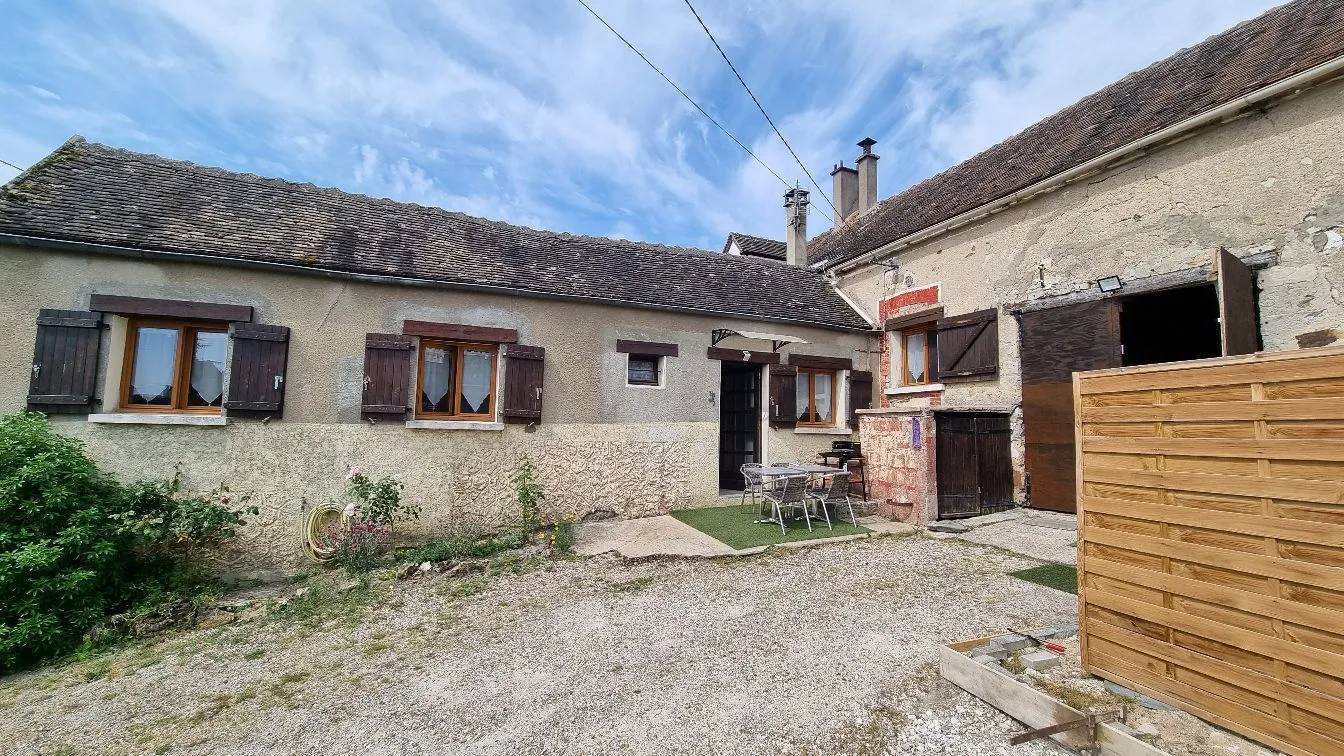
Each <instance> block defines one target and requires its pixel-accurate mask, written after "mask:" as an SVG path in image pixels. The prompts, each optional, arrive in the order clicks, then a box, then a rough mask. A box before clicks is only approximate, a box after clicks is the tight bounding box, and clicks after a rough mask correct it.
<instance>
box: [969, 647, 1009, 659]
mask: <svg viewBox="0 0 1344 756" xmlns="http://www.w3.org/2000/svg"><path fill="white" fill-rule="evenodd" d="M975 653H976V654H977V655H979V656H988V657H990V658H992V659H997V660H1000V661H1002V660H1004V659H1007V658H1008V649H1006V648H1004V647H1003V646H1000V645H999V644H997V643H991V644H989V645H987V646H981V647H980V648H977V649H976V650H975Z"/></svg>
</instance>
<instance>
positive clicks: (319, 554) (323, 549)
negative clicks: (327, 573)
mask: <svg viewBox="0 0 1344 756" xmlns="http://www.w3.org/2000/svg"><path fill="white" fill-rule="evenodd" d="M349 521H350V518H348V517H346V516H345V508H344V507H342V506H341V505H340V504H337V503H335V502H331V501H329V502H326V503H325V504H318V505H317V506H315V507H313V508H312V509H311V510H309V512H308V517H307V518H306V519H305V520H304V529H303V532H304V538H303V553H304V554H307V555H308V558H309V559H311V560H312V561H314V562H316V563H318V564H325V563H326V562H330V561H331V560H332V559H334V558H335V557H336V548H335V547H333V546H330V545H328V543H327V538H326V534H327V532H328V531H329V530H331V527H332V526H333V525H339V527H341V528H345V527H348V526H349V524H350V522H349Z"/></svg>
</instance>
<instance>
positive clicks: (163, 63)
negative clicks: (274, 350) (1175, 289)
mask: <svg viewBox="0 0 1344 756" xmlns="http://www.w3.org/2000/svg"><path fill="white" fill-rule="evenodd" d="M590 4H591V5H592V6H593V7H594V8H595V9H596V10H597V11H598V12H599V13H601V14H602V15H603V16H604V17H605V18H606V19H607V20H608V22H610V23H611V24H612V25H613V26H614V27H616V28H617V29H618V30H620V31H621V32H622V33H623V34H625V35H626V36H627V37H628V38H629V39H630V40H631V41H632V42H634V43H635V45H636V46H638V47H639V48H640V49H641V50H643V51H644V53H645V54H646V55H648V56H649V58H651V59H652V60H653V61H654V62H655V63H657V64H658V65H659V66H660V67H662V68H663V70H664V71H665V72H666V73H667V74H668V75H669V76H670V77H671V78H672V79H673V80H674V81H676V82H677V83H678V84H680V85H681V86H682V88H683V89H685V90H687V91H688V92H689V93H691V94H692V96H694V97H696V98H697V99H698V100H699V101H700V102H701V104H702V105H704V106H705V108H706V109H707V110H709V111H710V112H711V113H712V114H714V115H715V117H716V118H718V119H719V120H720V122H722V123H723V124H724V125H725V126H727V127H728V128H729V130H731V131H732V132H733V133H734V134H736V135H737V136H738V138H739V139H741V140H742V141H743V142H744V143H746V144H748V145H749V146H751V147H752V148H753V149H754V150H755V151H756V152H757V154H758V155H760V157H761V158H762V159H763V160H764V161H765V162H766V163H767V164H768V165H770V167H771V168H773V169H774V170H775V171H776V172H778V173H779V174H780V175H781V176H783V177H784V178H785V179H786V180H788V181H790V182H792V181H795V180H798V181H802V182H804V184H806V178H805V177H804V175H803V171H802V170H801V169H800V168H799V167H798V165H797V164H796V163H794V162H793V160H792V158H790V157H789V155H788V152H787V151H786V150H785V148H784V147H783V145H782V144H780V143H779V141H778V139H776V138H775V137H774V135H773V134H772V133H771V132H770V131H769V127H768V126H767V125H766V123H765V122H764V120H763V119H762V118H761V116H760V113H759V112H758V111H757V110H756V109H755V106H754V105H753V104H752V103H751V101H750V99H749V98H748V97H747V95H746V93H745V92H744V91H743V90H742V89H741V87H740V85H738V83H737V81H736V79H735V78H733V76H732V73H731V72H730V71H729V70H728V68H727V66H726V65H725V64H724V63H723V61H722V59H721V58H719V56H718V54H717V52H716V51H715V50H714V48H713V47H712V45H711V43H710V42H709V40H708V38H707V37H705V35H704V32H703V31H702V30H701V29H700V27H699V26H698V25H697V24H696V22H695V19H694V17H692V16H691V14H690V12H689V11H688V10H687V8H686V6H685V4H684V3H683V0H590ZM1272 5H1274V3H1273V2H1268V1H1266V0H1130V1H1128V2H1123V3H1121V2H1114V0H1073V1H1070V2H1063V1H1045V0H943V1H942V2H907V1H906V0H808V1H807V2H802V1H799V2H793V1H791V0H764V1H758V0H736V1H734V2H729V1H728V0H699V2H698V3H696V7H697V9H698V10H699V11H700V13H701V15H702V16H703V17H704V18H705V21H706V22H707V23H708V25H709V27H710V29H711V30H713V31H714V33H715V34H716V36H718V38H719V41H720V43H722V44H723V45H724V48H725V49H726V50H727V51H728V54H729V55H730V56H731V57H732V58H733V60H734V62H735V63H736V64H737V66H738V68H739V70H740V71H741V72H742V74H743V76H744V77H745V78H746V80H747V82H748V83H749V84H750V85H751V86H752V87H753V89H754V90H755V91H756V94H757V95H758V96H759V97H760V98H761V100H762V102H763V103H764V105H765V107H766V109H767V110H768V111H769V112H770V114H771V116H772V117H774V119H775V121H776V123H777V124H779V126H780V128H781V130H782V131H783V133H784V135H785V136H786V137H788V138H789V140H790V142H791V143H792V144H793V146H794V148H795V149H796V150H797V151H798V153H799V155H800V156H801V157H802V158H803V160H804V162H805V163H806V165H807V167H808V169H809V170H810V171H811V172H812V174H813V175H814V176H815V177H816V178H817V180H818V181H820V182H821V185H822V187H823V188H824V189H825V190H826V193H827V194H829V193H830V177H829V173H830V169H831V167H832V166H833V165H834V164H835V162H836V161H838V160H842V159H843V160H845V161H847V162H848V163H849V164H852V161H853V159H854V157H855V156H856V155H857V153H858V148H857V147H855V146H854V143H855V142H857V141H858V140H859V139H860V138H862V137H864V136H872V137H873V138H875V139H877V140H878V145H877V147H876V151H877V152H878V153H879V154H880V155H881V156H882V160H881V162H880V164H879V169H880V171H879V175H880V180H879V183H880V185H879V194H880V195H881V196H882V197H886V196H889V195H891V194H893V193H896V192H898V191H900V190H901V189H903V188H905V187H907V186H909V185H911V184H913V183H916V182H917V181H919V180H921V179H923V178H927V177H928V176H931V175H933V174H934V173H937V172H938V171H939V170H942V169H944V168H946V167H948V166H949V165H952V164H954V163H956V162H957V161H959V160H962V159H964V158H966V157H969V156H971V155H973V154H975V153H976V152H978V151H979V150H981V149H984V148H985V147H988V146H990V145H992V144H994V143H995V142H997V141H999V140H1001V139H1003V138H1005V137H1008V136H1011V135H1012V134H1014V133H1016V132H1017V131H1019V130H1021V129H1022V128H1024V127H1026V126H1028V125H1030V124H1031V123H1033V122H1035V121H1037V120H1039V119H1040V118H1042V117H1044V116H1046V115H1049V114H1050V113H1053V112H1055V111H1056V110H1058V109H1060V108H1062V107H1064V106H1066V105H1068V104H1070V103H1072V102H1074V101H1075V100H1077V99H1078V98H1080V97H1083V96H1085V95H1087V94H1089V93H1091V92H1093V91H1095V90H1097V89H1099V88H1100V87H1102V86H1104V85H1106V84H1108V83H1110V82H1112V81H1114V80H1116V79H1118V78H1120V77H1122V76H1124V75H1125V74H1126V73H1129V72H1131V71H1134V70H1137V69H1139V68H1142V67H1143V66H1145V65H1147V64H1149V63H1151V62H1153V61H1155V60H1159V59H1161V58H1163V57H1165V56H1167V55H1169V54H1171V53H1172V52H1175V51H1176V50H1178V49H1180V48H1181V47H1185V46H1189V45H1191V44H1194V43H1196V42H1199V41H1200V40H1202V39H1204V38H1206V37H1207V36H1209V35H1211V34H1214V33H1217V32H1219V31H1221V30H1223V29H1226V28H1228V27H1230V26H1232V25H1234V24H1236V23H1237V22H1239V21H1243V20H1246V19H1249V18H1252V17H1254V16H1256V15H1258V14H1259V13H1261V12H1263V11H1264V10H1265V9H1267V8H1269V7H1271V6H1272ZM0 15H2V16H3V17H4V18H5V19H6V22H5V23H4V24H3V25H0V50H3V51H4V54H3V55H0V114H3V116H0V160H6V161H9V162H12V163H16V164H18V165H22V166H26V165H29V164H31V163H32V162H34V161H36V160H38V159H40V158H41V157H42V156H43V155H45V154H46V153H48V152H50V151H51V150H52V149H54V148H55V147H57V146H58V145H59V144H60V143H61V142H63V141H65V140H66V139H67V138H68V137H69V136H70V135H72V134H76V133H78V134H82V135H83V136H85V137H86V138H88V139H90V140H94V141H99V142H105V143H108V144H113V145H117V146H121V147H126V148H128V149H132V150H137V151H142V152H153V153H157V154H160V155H165V156H168V157H172V158H178V159H183V160H191V161H194V162H198V163H204V164H207V165H215V166H221V167H224V168H228V169H232V170H239V171H247V172H253V173H258V174H263V175H268V176H280V177H283V178H287V179H291V180H295V181H308V182H312V183H315V184H318V185H321V186H335V187H340V188H342V189H345V190H347V191H354V192H360V193H364V194H370V195H374V196H383V197H391V198H394V199H399V200H404V201H409V202H418V203H421V204H427V205H438V206H441V207H445V208H448V209H451V210H458V211H461V212H465V213H470V214H473V215H480V216H484V217H488V218H495V219H499V220H506V221H510V222H513V223H519V224H523V225H528V226H534V227H539V228H548V229H553V230H559V231H569V232H573V233H583V234H594V235H602V236H617V237H623V238H630V239H640V240H647V241H657V242H663V243H670V244H683V245H689V246H698V247H704V248H709V249H718V248H720V247H721V246H722V244H723V238H724V235H725V234H726V233H727V232H728V231H730V230H740V231H746V232H749V233H754V234H758V235H762V236H770V237H774V238H783V227H784V220H783V218H784V215H783V209H782V194H783V192H784V189H785V188H784V186H782V185H781V184H780V183H779V182H778V181H777V180H776V179H775V178H774V177H773V176H771V175H770V173H768V172H767V171H766V170H765V169H763V168H761V167H760V166H759V165H757V164H756V163H755V162H754V161H752V160H751V159H750V158H749V157H748V156H747V155H746V154H745V153H743V152H742V151H741V150H740V149H739V148H738V147H737V146H736V145H734V144H733V143H732V142H731V141H729V140H728V138H727V137H725V136H724V135H723V134H722V133H720V132H719V131H718V130H717V129H715V128H714V127H713V126H712V125H711V124H710V123H709V122H708V121H706V120H705V119H704V118H703V117H702V116H701V115H700V114H699V113H697V112H695V111H694V110H693V109H692V108H691V106H690V105H689V104H687V103H686V102H685V101H684V100H682V99H681V98H680V96H679V95H677V93H676V92H675V91H673V90H672V89H671V87H669V86H668V85H667V84H666V83H665V82H664V81H662V80H661V79H660V78H658V76H657V75H656V74H655V73H653V72H652V71H651V70H649V69H648V68H647V67H646V66H645V65H644V63H642V62H641V61H640V60H639V59H638V58H636V57H635V56H634V54H633V53H631V52H630V51H629V50H628V49H627V48H626V47H625V46H624V45H622V44H621V42H620V41H619V40H617V39H616V38H615V37H613V36H612V35H611V34H610V32H608V31H607V30H606V29H605V28H603V27H602V26H601V25H600V24H598V23H597V21H596V20H595V19H593V18H592V17H591V16H589V15H588V13H587V12H586V11H585V10H584V9H583V8H582V6H580V5H579V4H578V3H577V2H574V1H573V0H483V1H479V2H478V1H477V0H443V1H442V2H438V3H431V2H409V1H406V2H402V1H399V0H342V1H341V2H316V1H314V2H284V1H282V0H227V1H219V2H205V1H204V0H200V1H196V0H140V1H139V2H117V1H115V0H98V1H95V2H79V1H77V0H49V1H48V0H44V1H43V2H31V1H29V2H25V1H24V0H0ZM15 173H16V171H14V170H13V169H11V168H8V167H5V166H3V165H0V181H4V180H8V179H9V178H12V177H13V175H14V174H15ZM813 200H814V202H813V214H812V218H811V227H810V230H811V231H812V232H814V233H815V232H819V231H821V230H823V229H824V228H826V227H827V226H829V220H828V218H827V217H826V214H827V213H828V212H829V208H828V207H826V203H825V202H824V201H823V200H822V199H821V198H820V197H818V196H817V193H816V192H815V191H814V193H813Z"/></svg>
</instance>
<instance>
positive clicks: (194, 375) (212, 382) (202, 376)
mask: <svg viewBox="0 0 1344 756" xmlns="http://www.w3.org/2000/svg"><path fill="white" fill-rule="evenodd" d="M227 338H228V336H227V335H226V334H222V333H198V334H196V353H195V358H194V359H193V360H192V363H191V387H192V389H194V390H195V391H196V396H198V397H200V399H201V400H202V401H203V402H204V403H205V404H208V405H210V406H212V407H213V406H215V405H216V404H218V403H219V397H220V396H221V395H222V394H223V393H224V353H225V351H226V349H227V347H228V343H227V341H226V339H227Z"/></svg>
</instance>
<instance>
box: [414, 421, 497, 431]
mask: <svg viewBox="0 0 1344 756" xmlns="http://www.w3.org/2000/svg"><path fill="white" fill-rule="evenodd" d="M406 427H407V428H410V429H411V430H474V431H502V430H504V423H492V422H486V421H483V420H407V421H406Z"/></svg>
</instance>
